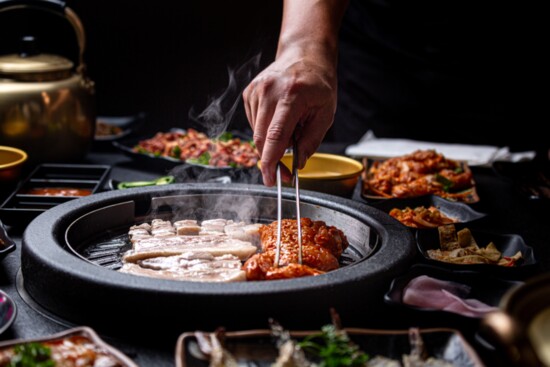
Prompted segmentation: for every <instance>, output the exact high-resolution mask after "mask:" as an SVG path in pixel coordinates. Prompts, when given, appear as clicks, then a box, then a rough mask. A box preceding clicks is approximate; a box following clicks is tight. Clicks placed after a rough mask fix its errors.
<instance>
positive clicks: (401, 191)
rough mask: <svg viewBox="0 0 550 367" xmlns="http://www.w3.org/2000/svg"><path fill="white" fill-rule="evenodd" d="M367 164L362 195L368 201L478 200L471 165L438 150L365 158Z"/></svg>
mask: <svg viewBox="0 0 550 367" xmlns="http://www.w3.org/2000/svg"><path fill="white" fill-rule="evenodd" d="M364 165H365V167H366V169H365V170H364V171H363V175H362V190H361V196H362V197H363V198H364V199H366V200H380V199H390V198H411V197H417V196H423V195H428V194H433V195H437V196H440V197H442V198H445V199H447V200H451V201H458V202H464V203H467V204H473V203H477V202H478V201H479V196H478V195H477V190H476V184H475V181H474V177H473V174H472V171H471V169H470V168H469V166H468V164H467V163H465V162H462V161H457V160H453V159H449V158H446V157H445V156H444V155H443V154H441V153H439V152H437V151H436V150H430V149H428V150H416V151H414V152H412V153H409V154H406V155H402V156H398V157H393V158H390V159H387V160H383V161H379V160H370V159H368V158H364Z"/></svg>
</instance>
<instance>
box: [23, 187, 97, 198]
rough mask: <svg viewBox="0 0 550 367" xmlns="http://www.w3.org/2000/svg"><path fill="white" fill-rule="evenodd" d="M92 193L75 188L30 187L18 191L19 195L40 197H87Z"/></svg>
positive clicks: (89, 190)
mask: <svg viewBox="0 0 550 367" xmlns="http://www.w3.org/2000/svg"><path fill="white" fill-rule="evenodd" d="M92 191H93V190H92V189H83V188H75V187H32V188H29V189H23V190H20V191H19V194H21V195H40V196H88V195H91V194H92Z"/></svg>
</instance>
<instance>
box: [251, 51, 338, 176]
mask: <svg viewBox="0 0 550 367" xmlns="http://www.w3.org/2000/svg"><path fill="white" fill-rule="evenodd" d="M317 56H318V55H317ZM317 56H313V55H311V54H310V55H307V54H306V55H303V52H301V51H298V52H287V53H286V54H285V55H283V56H280V57H278V58H277V60H276V61H274V62H273V63H272V64H271V65H269V66H268V67H267V68H266V69H265V70H263V71H262V72H261V73H260V74H258V76H257V77H256V78H254V80H252V82H251V83H250V84H249V85H248V86H247V87H246V89H245V90H244V91H243V100H244V106H245V110H246V115H247V117H248V121H249V123H250V125H251V127H252V129H253V130H254V143H255V144H256V147H257V148H258V151H259V153H260V157H261V171H262V177H263V182H264V184H265V185H266V186H273V185H274V184H275V172H276V166H277V163H278V162H279V160H280V159H281V157H282V156H283V154H284V153H285V150H286V149H287V148H288V147H290V146H291V145H292V141H293V140H292V138H293V133H294V131H295V130H296V127H297V126H298V125H300V129H298V130H297V131H296V139H297V143H298V147H299V149H298V151H299V156H298V167H299V168H303V167H304V166H305V164H306V161H307V159H308V158H309V157H310V156H311V155H312V154H313V153H315V151H316V150H317V148H318V147H319V145H320V144H321V141H322V140H323V138H324V136H325V134H326V132H327V131H328V129H329V128H330V126H331V125H332V122H333V119H334V112H335V110H336V70H335V67H334V63H333V62H330V60H329V59H328V58H327V59H326V60H325V59H324V58H323V57H317ZM281 168H282V170H281V173H282V177H283V180H285V181H288V180H290V172H289V170H288V169H285V167H284V166H282V167H281Z"/></svg>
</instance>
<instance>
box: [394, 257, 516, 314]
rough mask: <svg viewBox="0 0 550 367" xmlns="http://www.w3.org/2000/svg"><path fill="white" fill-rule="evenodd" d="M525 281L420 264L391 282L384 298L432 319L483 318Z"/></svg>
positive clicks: (395, 304)
mask: <svg viewBox="0 0 550 367" xmlns="http://www.w3.org/2000/svg"><path fill="white" fill-rule="evenodd" d="M521 284H522V282H521V281H515V280H508V279H504V278H499V277H496V276H494V275H490V274H486V275H482V274H480V273H479V272H477V271H472V270H454V269H445V268H441V267H437V266H432V265H424V264H416V265H413V266H412V267H411V268H410V270H409V271H408V272H407V273H405V274H403V275H401V276H399V277H397V278H395V279H394V280H393V281H392V282H391V285H390V288H389V289H388V291H387V292H386V294H385V295H384V302H385V303H386V304H389V305H391V306H394V307H398V308H401V309H407V310H409V311H410V312H411V313H418V312H422V313H429V314H430V319H431V320H432V321H433V320H434V319H438V320H439V319H440V320H442V321H449V318H450V317H451V318H454V319H455V320H459V321H464V320H465V318H466V319H476V320H479V319H481V318H483V317H485V316H486V315H487V314H488V313H491V312H495V311H497V310H498V306H499V303H500V301H501V300H502V298H503V297H504V295H505V294H506V293H507V292H508V291H509V290H510V289H512V288H514V287H516V286H519V285H521Z"/></svg>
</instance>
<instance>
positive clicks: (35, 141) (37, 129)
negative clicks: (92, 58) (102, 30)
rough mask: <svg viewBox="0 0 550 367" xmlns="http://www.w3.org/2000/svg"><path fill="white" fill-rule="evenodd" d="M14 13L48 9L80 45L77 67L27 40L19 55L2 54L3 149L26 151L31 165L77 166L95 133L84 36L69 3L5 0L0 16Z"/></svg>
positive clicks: (0, 115) (0, 113)
mask: <svg viewBox="0 0 550 367" xmlns="http://www.w3.org/2000/svg"><path fill="white" fill-rule="evenodd" d="M13 9H19V10H21V9H31V10H41V11H42V10H43V11H46V12H48V13H53V14H56V15H59V16H61V17H63V18H65V19H66V20H68V21H69V22H70V24H71V25H72V26H73V28H74V30H75V31H76V39H77V42H78V46H79V60H78V65H77V66H76V67H74V63H73V62H72V61H70V60H69V59H67V58H64V57H62V56H58V55H51V54H41V53H35V52H33V50H32V49H33V39H32V37H27V38H24V39H23V42H24V43H23V49H22V51H21V52H20V53H18V54H9V55H3V56H0V145H8V146H13V147H17V148H20V149H23V150H25V151H26V152H27V154H28V157H29V162H30V163H31V164H37V163H43V162H63V163H65V162H78V161H80V160H81V159H82V158H84V156H85V155H86V154H87V153H88V151H89V149H90V148H91V144H92V142H93V137H94V132H95V120H96V112H95V96H94V93H95V90H94V83H93V82H92V81H91V80H90V79H89V78H88V77H87V76H86V75H85V64H84V61H83V54H84V47H85V34H84V28H83V26H82V23H81V21H80V19H79V18H78V16H77V15H76V14H75V13H74V11H72V10H71V9H70V8H69V7H67V6H66V5H65V3H64V1H59V0H44V1H37V0H35V1H29V0H27V1H24V0H20V1H18V0H0V14H2V13H3V12H6V11H8V10H13Z"/></svg>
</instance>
